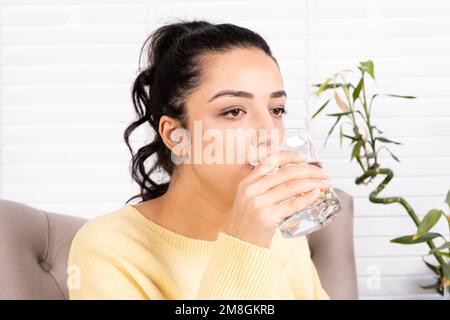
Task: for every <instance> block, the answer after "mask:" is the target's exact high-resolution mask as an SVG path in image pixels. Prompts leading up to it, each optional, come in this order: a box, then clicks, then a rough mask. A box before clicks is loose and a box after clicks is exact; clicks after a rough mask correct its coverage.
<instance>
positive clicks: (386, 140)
mask: <svg viewBox="0 0 450 320" xmlns="http://www.w3.org/2000/svg"><path fill="white" fill-rule="evenodd" d="M375 140H379V141H381V142H386V143H395V144H401V142H396V141H392V140H390V139H388V138H384V137H376V138H375Z"/></svg>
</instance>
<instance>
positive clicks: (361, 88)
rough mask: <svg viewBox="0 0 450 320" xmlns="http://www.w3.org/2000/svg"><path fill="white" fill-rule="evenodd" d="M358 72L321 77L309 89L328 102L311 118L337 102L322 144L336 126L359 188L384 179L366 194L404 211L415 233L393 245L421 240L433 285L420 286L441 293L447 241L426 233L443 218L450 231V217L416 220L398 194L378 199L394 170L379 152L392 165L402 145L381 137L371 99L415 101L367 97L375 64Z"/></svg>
mask: <svg viewBox="0 0 450 320" xmlns="http://www.w3.org/2000/svg"><path fill="white" fill-rule="evenodd" d="M358 70H359V73H358V77H357V78H358V79H357V80H356V81H354V83H352V81H347V79H346V74H347V73H349V72H353V71H351V70H343V71H341V72H338V73H336V74H334V75H333V76H332V77H329V78H327V79H325V81H324V82H322V83H319V84H315V85H313V86H314V87H315V88H316V89H317V90H316V91H315V92H314V94H315V95H316V96H317V97H319V96H321V95H327V97H328V99H327V100H326V101H325V102H324V103H323V104H322V105H321V106H320V107H319V108H318V109H317V111H316V112H315V113H314V114H313V116H312V118H313V119H314V118H315V117H316V116H317V115H318V114H319V113H321V112H322V111H323V110H325V109H326V108H327V107H328V106H330V102H334V103H336V105H337V106H338V107H339V108H340V109H341V111H342V112H339V113H330V114H327V116H329V117H332V118H333V119H335V121H334V123H333V125H332V127H331V128H330V130H329V131H328V135H327V137H326V139H325V142H324V145H326V144H327V141H328V138H329V137H330V135H331V134H332V133H333V131H334V130H335V129H336V128H337V126H338V125H339V140H340V146H341V147H342V143H343V140H344V139H348V140H349V141H350V147H351V155H350V162H351V161H353V159H355V160H356V162H357V163H358V165H359V167H360V168H361V171H362V174H361V175H360V176H359V177H357V178H356V179H355V183H356V184H357V185H361V184H364V185H368V184H370V182H371V181H372V180H374V179H375V178H376V177H377V176H384V179H383V180H382V182H381V183H380V184H378V185H377V186H376V187H375V189H374V190H373V191H372V192H370V195H369V200H370V201H371V202H373V203H379V204H384V205H386V204H393V203H398V204H400V205H401V206H402V207H403V208H404V209H405V210H406V212H407V213H408V215H409V217H410V218H411V219H412V222H413V223H414V224H415V225H416V227H417V232H416V233H415V234H413V235H407V236H403V237H399V238H395V239H392V240H391V242H393V243H399V244H409V245H410V244H416V243H424V242H425V243H426V244H427V245H428V247H429V248H430V251H429V252H428V254H427V255H425V256H423V257H422V259H423V260H424V262H425V264H426V265H427V267H428V268H430V269H431V270H432V271H433V272H434V274H435V277H436V283H434V284H432V285H431V286H424V288H435V289H436V291H437V292H438V293H439V294H441V295H443V294H444V291H445V290H446V289H444V288H447V287H448V286H449V285H450V264H449V261H448V258H449V252H450V242H449V241H448V239H446V238H445V237H444V236H443V235H442V234H440V233H438V232H430V230H431V229H432V228H433V227H434V226H435V225H436V223H437V222H438V221H439V219H440V218H441V217H444V218H445V219H447V221H448V224H449V228H450V215H449V214H445V213H444V211H443V210H440V209H431V210H430V211H429V212H428V213H427V214H426V215H425V216H424V218H423V219H422V220H420V219H419V218H418V216H417V214H416V213H415V211H414V210H413V208H412V207H411V206H410V205H409V203H408V202H407V201H406V200H405V199H404V198H402V197H401V196H395V197H381V196H380V193H381V192H382V191H383V189H384V188H385V187H386V186H387V184H388V183H389V182H390V181H391V180H392V178H393V177H394V172H393V171H392V169H390V168H386V167H382V166H381V164H380V158H379V155H380V152H381V151H382V150H384V151H386V152H388V153H389V155H390V156H391V157H392V158H393V159H394V160H395V161H397V162H400V160H399V158H398V157H397V156H396V155H395V154H394V153H393V152H392V151H391V150H390V149H389V147H388V146H389V145H392V144H395V145H400V144H401V143H400V142H397V141H393V140H391V139H388V138H386V137H385V136H384V135H383V134H384V132H383V131H381V130H380V129H379V128H378V127H377V126H375V125H374V124H373V121H372V118H371V116H372V113H371V112H372V106H373V104H374V101H376V99H377V98H378V97H380V96H388V97H393V98H403V99H415V97H414V96H401V95H396V94H373V95H371V96H369V95H368V94H367V93H366V83H367V81H375V71H374V63H373V62H372V61H371V60H368V61H363V62H360V63H359V66H358ZM369 77H370V78H371V79H370V78H369ZM345 125H348V126H349V129H348V128H344V127H345ZM344 129H345V130H344ZM349 130H351V131H350V132H351V133H348V132H347V131H349ZM445 202H446V203H447V205H448V206H449V207H450V191H449V192H448V194H447V197H446V199H445ZM438 239H442V240H443V242H442V243H441V244H440V245H439V247H437V246H436V244H435V243H434V241H435V240H438ZM428 255H430V256H433V257H434V258H435V259H436V262H437V265H435V264H432V263H430V262H427V261H426V259H425V257H426V256H428Z"/></svg>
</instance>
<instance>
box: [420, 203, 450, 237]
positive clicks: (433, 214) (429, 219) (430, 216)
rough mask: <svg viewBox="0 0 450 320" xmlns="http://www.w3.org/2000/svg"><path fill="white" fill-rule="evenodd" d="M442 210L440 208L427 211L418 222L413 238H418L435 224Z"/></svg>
mask: <svg viewBox="0 0 450 320" xmlns="http://www.w3.org/2000/svg"><path fill="white" fill-rule="evenodd" d="M443 214H444V212H443V211H442V210H438V209H431V210H430V211H428V213H427V214H426V215H425V217H423V219H422V221H421V222H420V224H419V227H418V228H417V232H416V234H415V235H414V237H413V240H416V239H419V238H420V237H422V236H423V235H424V234H426V233H427V232H428V231H429V230H430V229H431V228H433V227H434V226H435V224H436V223H437V222H438V221H439V218H440V217H441V215H443Z"/></svg>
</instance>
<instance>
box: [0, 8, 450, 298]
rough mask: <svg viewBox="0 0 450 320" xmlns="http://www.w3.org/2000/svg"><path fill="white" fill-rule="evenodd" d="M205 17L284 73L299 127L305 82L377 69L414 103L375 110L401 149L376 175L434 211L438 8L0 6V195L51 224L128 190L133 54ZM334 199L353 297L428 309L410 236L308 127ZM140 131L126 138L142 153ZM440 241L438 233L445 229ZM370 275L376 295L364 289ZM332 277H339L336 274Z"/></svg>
mask: <svg viewBox="0 0 450 320" xmlns="http://www.w3.org/2000/svg"><path fill="white" fill-rule="evenodd" d="M176 17H184V18H192V17H195V18H205V19H209V20H211V21H214V22H232V23H236V24H240V25H243V26H246V27H250V28H252V29H254V30H255V31H257V32H259V33H260V34H261V35H263V36H264V37H265V38H266V40H268V42H269V44H270V45H271V47H272V49H273V51H274V54H275V56H276V57H277V58H278V60H279V61H280V63H281V66H282V71H283V75H284V79H285V84H286V89H287V91H288V94H289V105H288V110H289V117H288V122H289V123H292V122H293V121H294V122H295V121H305V120H307V119H308V114H312V112H314V110H315V108H316V106H317V105H318V102H317V101H315V100H313V99H310V98H308V96H309V94H310V93H311V88H310V84H311V83H316V82H318V81H320V80H322V79H324V77H326V76H328V75H330V74H332V73H334V72H336V71H339V70H342V69H346V68H354V67H355V66H356V64H357V63H358V62H359V61H362V60H365V59H373V60H374V62H375V67H376V74H377V79H378V87H377V88H376V89H377V90H378V91H381V92H393V93H398V94H411V95H416V96H418V97H419V99H417V100H415V101H408V100H383V101H381V100H380V103H379V104H377V105H376V106H375V107H374V109H375V115H374V116H375V119H374V122H375V123H377V124H378V126H379V127H381V128H382V129H384V130H385V131H386V135H387V136H388V137H390V138H392V139H394V140H395V139H396V140H399V141H401V142H403V143H404V144H403V145H401V146H395V147H393V148H392V150H394V152H395V153H396V154H397V155H398V156H399V157H400V160H401V161H402V163H401V164H397V163H395V162H394V161H393V160H392V159H390V158H389V157H383V158H382V164H384V165H385V166H390V167H391V168H393V169H394V171H395V178H394V181H393V182H392V183H391V184H390V185H389V187H388V188H387V189H386V190H385V192H384V193H383V194H385V195H401V196H404V197H405V198H407V200H408V201H410V203H411V204H412V206H413V207H414V208H415V209H416V211H417V212H418V213H419V214H420V215H423V214H424V213H426V212H427V210H428V209H431V208H434V207H441V208H444V205H443V198H444V195H445V194H446V191H447V189H448V187H449V186H450V183H449V182H450V179H449V177H450V166H448V164H449V163H450V161H449V160H450V148H449V146H450V129H449V127H450V94H449V90H448V89H447V86H448V84H449V83H450V3H449V2H448V1H445V0H428V1H426V2H424V1H422V0H409V1H407V0H397V1H388V0H383V1H381V0H380V1H368V0H366V1H363V0H341V1H336V0H334V1H333V0H320V1H317V0H315V1H314V0H303V1H300V0H297V1H294V0H292V1H269V0H261V1H211V0H209V1H207V0H197V1H181V0H178V1H175V0H165V1H133V0H132V1H130V0H128V1H125V0H90V1H88V0H72V1H61V0H59V1H57V0H34V1H30V0H3V1H2V4H1V5H0V84H1V85H0V125H1V127H0V155H1V157H0V165H1V166H0V197H1V198H5V199H11V200H17V201H21V202H25V203H27V204H29V205H32V206H36V207H39V208H42V209H47V210H51V211H55V212H62V213H67V214H73V215H78V216H84V217H94V216H96V215H99V214H102V213H104V212H106V211H109V210H114V209H116V208H118V207H120V206H121V205H123V203H124V201H125V200H126V199H128V198H129V197H130V196H131V195H134V194H135V192H136V191H137V188H136V186H135V185H133V184H132V183H131V178H130V175H129V171H128V164H129V162H128V161H129V155H128V151H127V149H126V147H125V144H124V143H123V142H122V134H123V130H124V128H125V126H126V124H127V123H128V122H129V121H131V120H132V119H133V116H134V115H133V113H132V105H131V100H130V87H131V82H132V80H133V77H134V76H135V74H136V70H137V58H138V54H139V48H140V46H141V44H142V42H143V40H144V39H145V37H146V36H147V34H148V33H149V32H150V31H151V30H153V29H154V28H155V27H156V26H158V25H160V24H161V23H163V22H170V21H171V18H176ZM310 127H311V130H312V132H313V134H314V136H315V138H316V139H317V146H318V147H319V152H320V155H321V157H322V159H323V162H324V165H325V167H326V168H327V169H328V171H330V173H331V175H332V181H333V182H334V185H335V186H336V187H339V188H342V189H344V190H346V191H347V192H349V193H350V194H352V195H353V196H354V198H355V215H356V217H355V234H356V239H355V241H356V244H355V246H356V255H357V265H358V278H359V288H360V293H361V297H362V298H379V297H384V298H411V297H412V298H433V297H436V296H435V295H434V294H433V293H432V291H425V290H422V289H420V287H419V286H418V285H419V283H420V284H424V283H427V282H429V281H431V278H430V273H429V272H428V270H427V269H426V268H425V267H424V266H423V263H422V262H421V259H420V255H421V254H423V253H425V252H426V247H425V246H400V245H394V244H390V243H389V239H391V238H393V237H396V236H399V235H404V234H408V233H412V232H414V226H413V224H412V222H411V221H410V220H409V218H408V217H407V215H406V213H405V212H404V211H403V210H402V208H401V207H400V206H398V205H390V206H382V205H374V204H370V203H369V201H368V199H367V196H368V193H369V192H370V191H371V190H372V188H373V187H374V186H373V185H372V186H368V187H365V186H364V187H363V186H356V185H355V184H354V182H353V181H354V178H355V176H356V175H357V174H359V173H360V172H359V171H358V168H357V166H355V165H354V164H349V161H348V159H349V150H348V149H347V148H346V147H344V148H343V149H342V150H340V149H339V142H338V139H337V136H334V137H333V139H331V140H330V141H329V143H328V145H327V146H326V147H322V142H323V140H324V137H325V135H326V132H327V131H328V129H329V127H330V121H329V120H328V119H327V117H325V116H322V117H319V118H318V119H317V120H314V121H313V122H312V123H310ZM144 137H145V132H141V136H140V137H137V138H136V139H135V142H136V143H138V144H139V143H142V142H143V141H144V139H145V138H144ZM441 227H442V230H444V227H445V226H444V225H442V226H441ZM378 273H379V274H380V279H381V283H380V285H379V286H376V285H375V286H373V285H370V284H371V283H373V282H372V280H373V279H375V284H376V277H377V274H378ZM337 276H338V275H337Z"/></svg>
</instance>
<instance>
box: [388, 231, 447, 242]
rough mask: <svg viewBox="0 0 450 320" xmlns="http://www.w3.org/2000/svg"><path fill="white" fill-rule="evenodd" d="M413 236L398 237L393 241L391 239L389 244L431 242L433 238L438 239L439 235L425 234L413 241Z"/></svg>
mask: <svg viewBox="0 0 450 320" xmlns="http://www.w3.org/2000/svg"><path fill="white" fill-rule="evenodd" d="M413 236H414V235H413V234H412V235H409V236H403V237H398V238H395V239H392V240H391V241H390V242H392V243H399V244H416V243H421V242H426V241H428V240H433V239H434V238H437V237H440V236H441V235H440V234H439V233H433V232H430V233H426V234H424V235H423V236H421V237H420V238H419V239H416V240H413Z"/></svg>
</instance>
